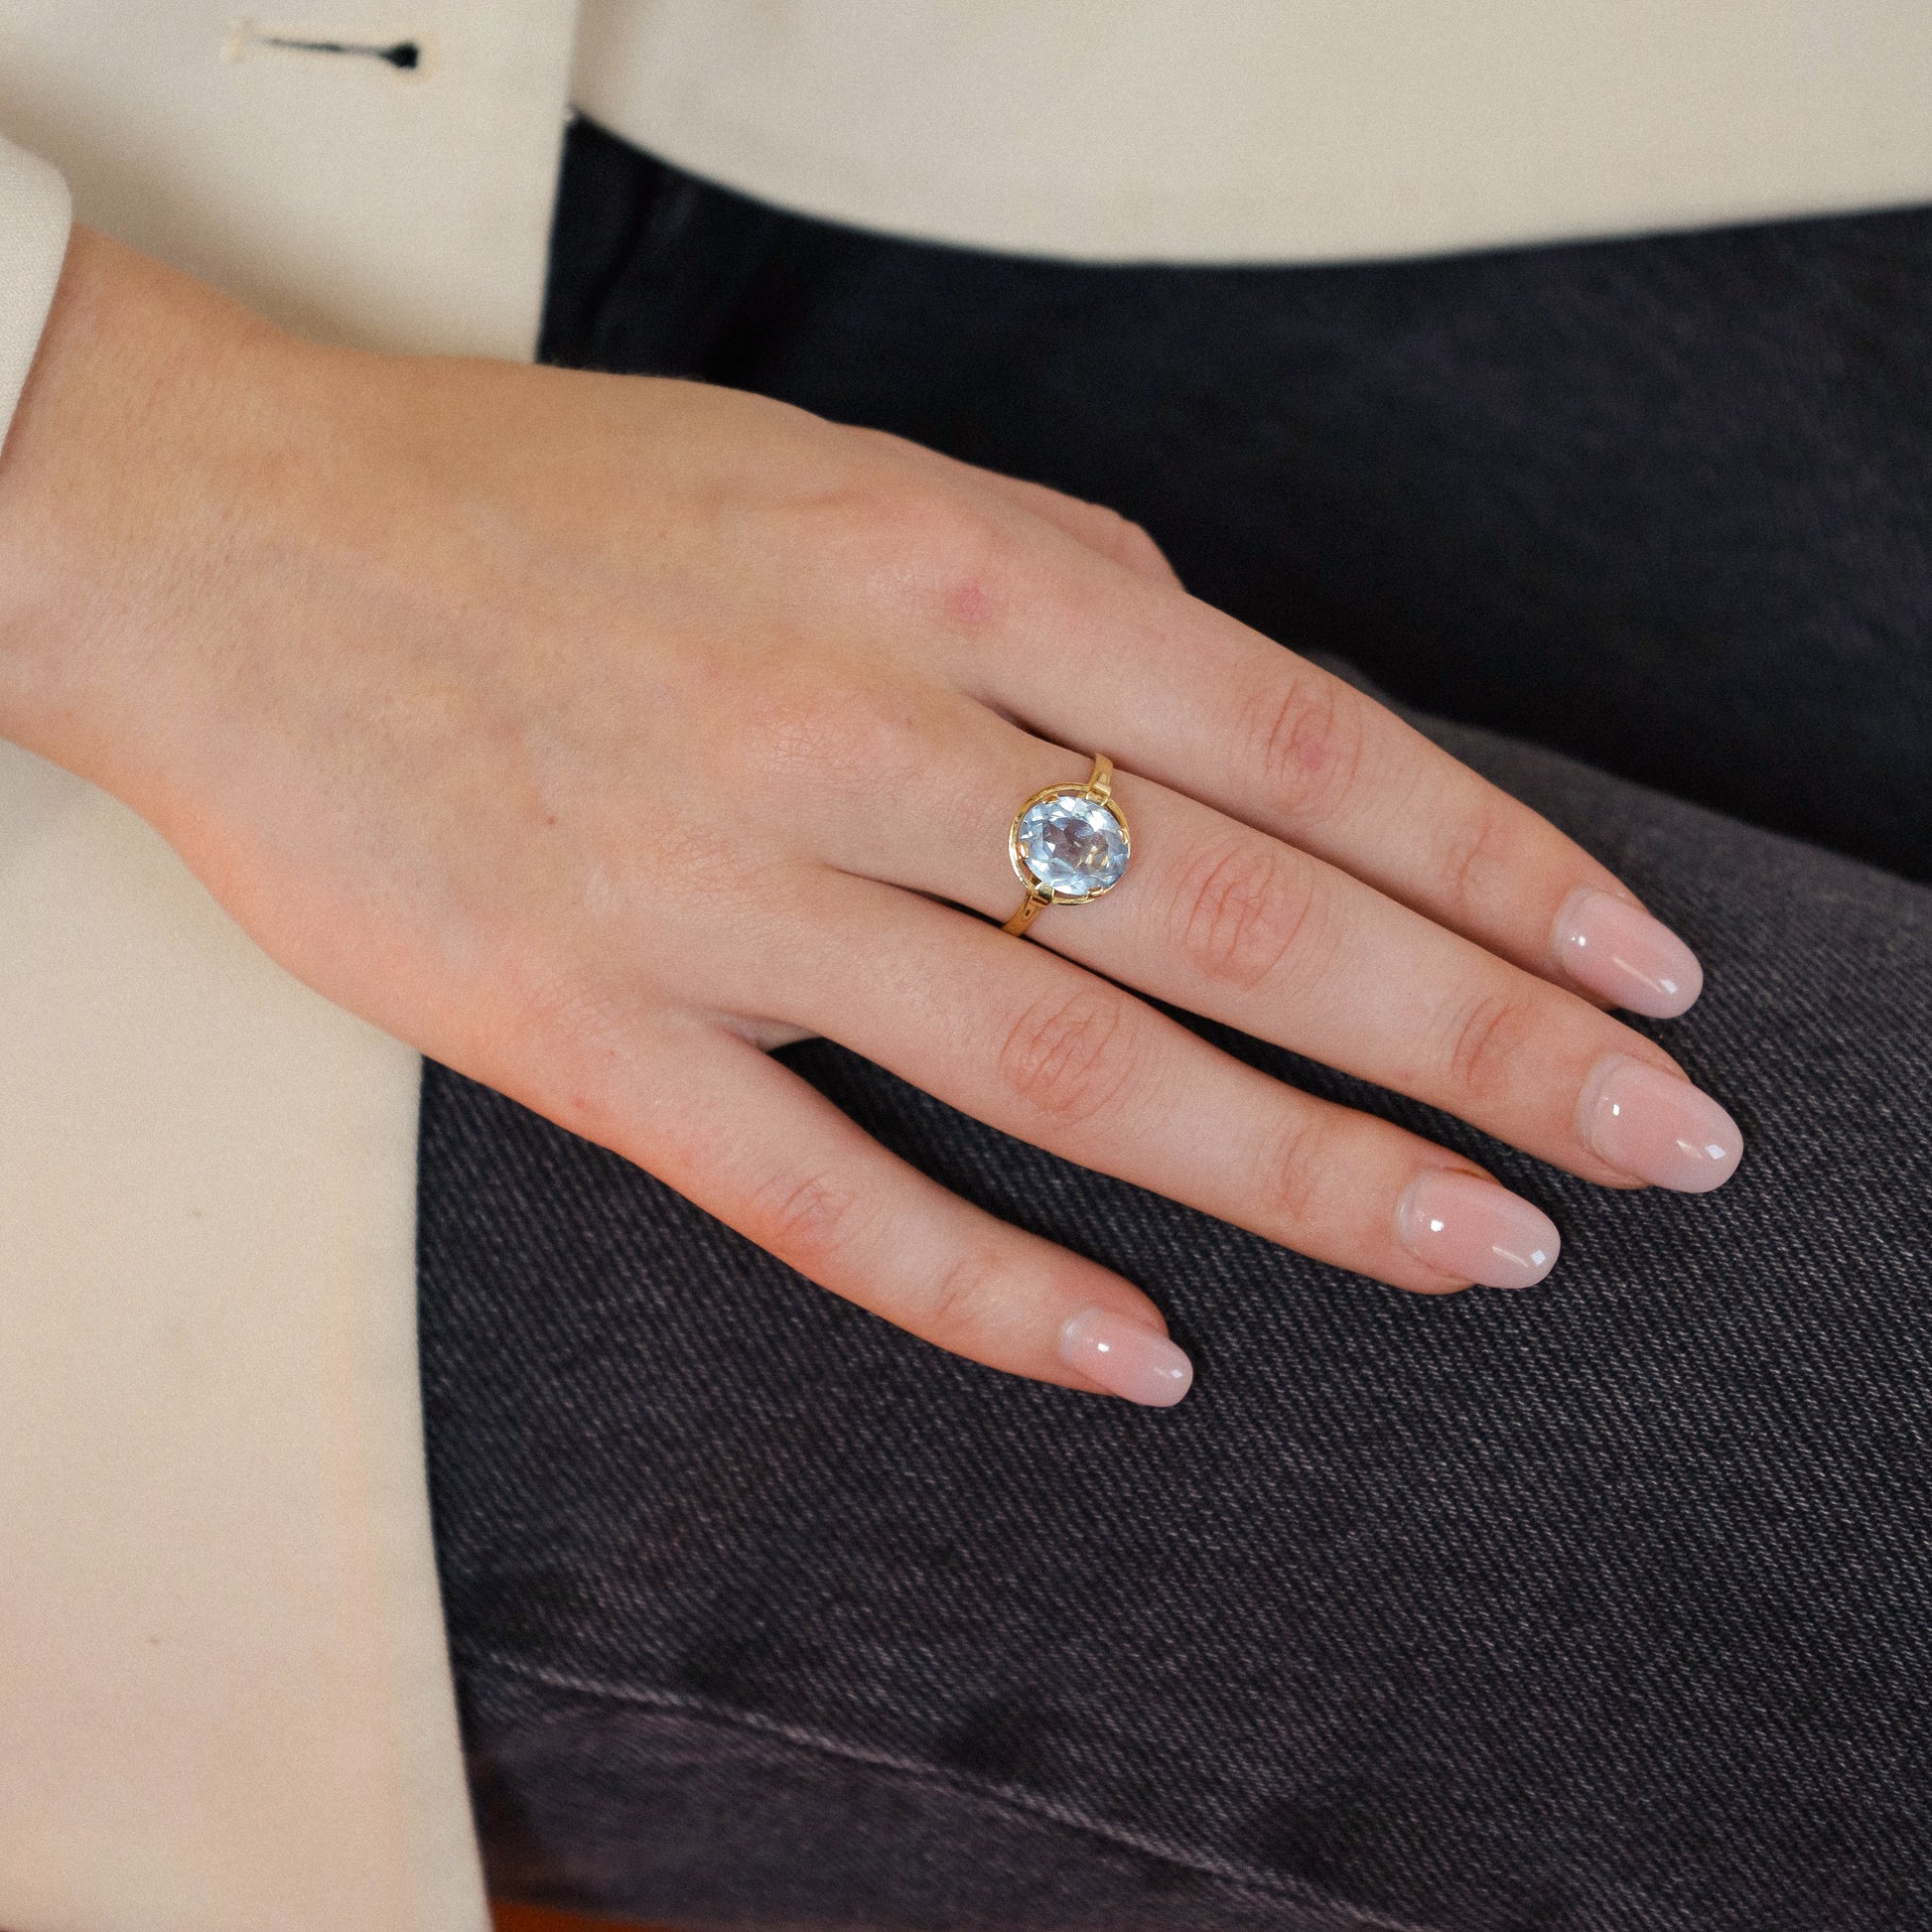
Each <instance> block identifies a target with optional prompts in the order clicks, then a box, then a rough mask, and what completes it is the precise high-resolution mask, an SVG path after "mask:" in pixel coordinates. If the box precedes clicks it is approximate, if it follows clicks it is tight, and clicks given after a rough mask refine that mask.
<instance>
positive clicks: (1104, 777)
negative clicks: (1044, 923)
mask: <svg viewBox="0 0 1932 1932" xmlns="http://www.w3.org/2000/svg"><path fill="white" fill-rule="evenodd" d="M1113 780H1114V766H1113V760H1112V759H1109V758H1108V757H1107V756H1106V755H1105V754H1104V753H1095V755H1094V760H1093V771H1092V774H1091V775H1090V776H1089V777H1088V779H1087V781H1086V783H1084V784H1065V783H1061V784H1054V785H1041V786H1040V788H1039V789H1038V790H1037V791H1035V792H1034V793H1033V794H1032V796H1031V797H1029V798H1027V799H1026V800H1024V801H1023V802H1022V804H1021V806H1020V809H1019V810H1018V811H1017V812H1015V813H1014V815H1013V823H1012V825H1010V826H1009V827H1008V828H1007V856H1008V857H1009V858H1010V859H1011V860H1012V861H1013V870H1014V872H1015V874H1016V875H1017V876H1018V877H1019V880H1020V883H1021V884H1022V885H1023V886H1024V887H1026V889H1027V898H1026V902H1025V903H1024V904H1023V905H1022V906H1021V908H1020V910H1019V911H1017V912H1016V913H1015V914H1014V915H1013V917H1012V918H1010V919H1009V920H1008V921H1007V922H1006V925H1005V926H1004V928H1003V930H1005V931H1007V932H1011V933H1014V934H1016V935H1017V934H1019V933H1023V932H1025V931H1026V929H1027V928H1028V926H1030V925H1031V924H1032V923H1033V922H1034V920H1035V918H1037V917H1038V916H1039V914H1040V913H1041V912H1043V911H1044V910H1045V909H1046V908H1047V906H1049V905H1085V904H1086V903H1087V902H1088V901H1089V900H1090V899H1096V898H1101V897H1105V896H1106V895H1107V894H1108V893H1111V892H1112V891H1113V890H1114V888H1115V887H1116V886H1118V885H1119V884H1120V882H1121V881H1122V880H1123V879H1125V878H1126V877H1127V866H1128V862H1129V861H1130V860H1131V859H1132V858H1133V856H1134V835H1133V833H1132V832H1131V831H1130V830H1129V829H1128V824H1127V814H1126V813H1125V812H1124V811H1122V810H1121V808H1120V801H1119V800H1118V799H1117V798H1115V796H1114V788H1113ZM1049 798H1084V799H1087V800H1088V801H1089V802H1091V803H1093V804H1096V805H1099V806H1101V807H1103V808H1104V809H1105V811H1106V813H1107V815H1108V816H1109V817H1110V818H1111V819H1112V820H1113V821H1114V823H1115V824H1116V825H1118V826H1119V827H1120V843H1121V860H1120V870H1119V872H1117V873H1116V874H1115V875H1114V877H1113V878H1112V879H1110V880H1109V881H1108V882H1107V883H1106V885H1104V886H1096V887H1095V888H1094V889H1093V891H1092V892H1090V893H1067V892H1060V891H1057V890H1056V889H1055V888H1053V887H1052V886H1049V885H1047V884H1046V882H1045V881H1044V880H1042V879H1040V878H1038V877H1037V876H1036V875H1035V872H1034V870H1033V868H1032V867H1031V866H1029V865H1028V864H1027V861H1026V858H1025V856H1024V855H1023V853H1022V851H1021V846H1020V828H1021V826H1022V824H1023V823H1024V822H1025V820H1026V817H1027V814H1028V813H1029V812H1030V811H1032V810H1033V809H1034V807H1035V805H1043V804H1045V803H1046V801H1047V800H1048V799H1049Z"/></svg>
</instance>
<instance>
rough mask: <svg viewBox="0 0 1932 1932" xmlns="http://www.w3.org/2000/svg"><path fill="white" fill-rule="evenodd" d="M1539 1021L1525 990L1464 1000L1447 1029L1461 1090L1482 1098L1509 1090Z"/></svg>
mask: <svg viewBox="0 0 1932 1932" xmlns="http://www.w3.org/2000/svg"><path fill="white" fill-rule="evenodd" d="M1536 1024H1537V1022H1536V1012H1535V1009H1534V1008H1533V1007H1532V1006H1531V1004H1530V1003H1529V1002H1528V1001H1527V1000H1525V999H1523V998H1522V996H1521V995H1520V994H1515V993H1480V994H1477V995H1476V996H1475V997H1474V998H1473V999H1471V1000H1469V1001H1468V1002H1467V1003H1466V1004H1464V1005H1463V1006H1462V1007H1461V1008H1460V1009H1459V1010H1458V1011H1457V1012H1456V1013H1455V1015H1454V1017H1453V1018H1452V1019H1451V1021H1450V1023H1449V1028H1448V1032H1447V1039H1448V1054H1447V1058H1448V1064H1449V1078H1450V1080H1451V1081H1452V1083H1453V1084H1454V1087H1455V1089H1456V1091H1457V1092H1458V1093H1461V1094H1464V1095H1467V1096H1469V1097H1471V1098H1474V1099H1477V1100H1489V1099H1493V1098H1495V1097H1497V1096H1499V1095H1501V1094H1503V1093H1505V1092H1507V1091H1508V1089H1509V1087H1510V1085H1511V1083H1512V1082H1513V1081H1514V1080H1515V1079H1516V1078H1517V1077H1518V1075H1519V1073H1520V1070H1521V1067H1522V1063H1523V1059H1524V1055H1525V1054H1526V1052H1528V1050H1529V1049H1530V1046H1531V1041H1532V1035H1533V1034H1534V1032H1535V1030H1536Z"/></svg>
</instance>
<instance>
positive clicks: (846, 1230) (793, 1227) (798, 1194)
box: [749, 1173, 862, 1275]
mask: <svg viewBox="0 0 1932 1932" xmlns="http://www.w3.org/2000/svg"><path fill="white" fill-rule="evenodd" d="M749 1208H750V1217H751V1220H752V1222H753V1225H754V1226H755V1227H756V1228H757V1230H758V1233H757V1239H758V1241H759V1245H760V1246H761V1247H766V1248H769V1249H770V1250H771V1251H772V1253H774V1254H776V1255H779V1256H781V1257H782V1258H783V1259H784V1260H786V1261H787V1262H789V1263H790V1264H791V1265H792V1266H793V1267H794V1268H797V1269H798V1270H799V1271H800V1272H801V1273H803V1274H807V1275H810V1274H814V1273H815V1272H816V1271H817V1270H818V1269H819V1268H822V1267H824V1266H825V1265H826V1264H827V1263H830V1262H832V1261H835V1260H836V1259H837V1258H838V1257H839V1256H841V1255H844V1254H847V1253H849V1252H850V1251H851V1249H852V1247H853V1246H854V1245H855V1242H856V1240H857V1238H858V1233H859V1226H860V1223H861V1220H862V1203H861V1201H860V1197H859V1195H858V1193H857V1192H856V1191H855V1190H854V1189H853V1188H852V1187H851V1186H850V1185H849V1184H848V1183H847V1182H845V1181H842V1180H840V1179H838V1178H837V1177H836V1176H835V1175H832V1174H829V1173H804V1174H798V1173H784V1174H780V1175H777V1176H775V1177H774V1178H772V1179H771V1180H768V1181H767V1182H765V1183H764V1185H763V1186H762V1187H760V1188H759V1190H758V1192H757V1193H756V1194H755V1195H754V1196H753V1198H752V1200H751V1202H750V1203H749Z"/></svg>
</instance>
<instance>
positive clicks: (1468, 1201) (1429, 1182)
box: [1396, 1172, 1562, 1288]
mask: <svg viewBox="0 0 1932 1932" xmlns="http://www.w3.org/2000/svg"><path fill="white" fill-rule="evenodd" d="M1396 1232H1397V1233H1398V1234H1399V1235H1400V1236H1401V1237H1402V1245H1403V1246H1404V1247H1405V1248H1407V1249H1408V1250H1409V1252H1410V1253H1411V1254H1412V1255H1414V1256H1415V1257H1416V1259H1417V1260H1418V1261H1426V1262H1427V1263H1428V1264H1429V1265H1430V1267H1432V1268H1440V1269H1441V1270H1442V1271H1443V1273H1444V1274H1446V1275H1454V1276H1457V1277H1459V1278H1460V1279H1461V1280H1463V1281H1469V1282H1479V1283H1481V1285H1482V1286H1483V1287H1484V1288H1529V1287H1532V1286H1533V1285H1534V1284H1536V1283H1537V1282H1540V1281H1541V1280H1542V1279H1543V1277H1544V1276H1545V1275H1547V1274H1548V1273H1549V1272H1550V1270H1551V1269H1552V1268H1554V1267H1555V1266H1556V1265H1557V1250H1558V1249H1559V1248H1560V1247H1561V1246H1562V1243H1561V1242H1560V1241H1559V1240H1558V1238H1557V1230H1556V1224H1555V1223H1554V1222H1553V1221H1552V1220H1551V1219H1550V1217H1549V1216H1548V1215H1547V1214H1545V1213H1543V1212H1541V1211H1540V1210H1539V1209H1537V1208H1534V1207H1532V1206H1531V1205H1530V1204H1529V1202H1528V1201H1526V1200H1523V1199H1521V1198H1519V1197H1518V1196H1517V1195H1515V1194H1512V1193H1511V1192H1510V1191H1509V1190H1508V1188H1506V1187H1498V1186H1497V1185H1496V1183H1495V1182H1494V1181H1493V1180H1484V1179H1483V1178H1482V1177H1481V1176H1480V1175H1479V1174H1472V1173H1442V1172H1438V1173H1426V1174H1423V1175H1422V1176H1421V1177H1420V1178H1419V1179H1417V1180H1416V1181H1415V1182H1414V1183H1413V1184H1412V1185H1411V1186H1410V1188H1409V1191H1408V1192H1407V1193H1406V1194H1404V1195H1403V1197H1402V1205H1401V1206H1400V1207H1399V1208H1397V1209H1396Z"/></svg>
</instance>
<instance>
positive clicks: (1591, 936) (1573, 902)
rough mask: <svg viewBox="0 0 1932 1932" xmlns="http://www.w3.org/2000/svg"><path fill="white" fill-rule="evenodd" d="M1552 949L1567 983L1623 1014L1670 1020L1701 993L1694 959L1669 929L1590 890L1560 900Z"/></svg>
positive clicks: (1622, 900) (1700, 977)
mask: <svg viewBox="0 0 1932 1932" xmlns="http://www.w3.org/2000/svg"><path fill="white" fill-rule="evenodd" d="M1553 943H1554V945H1555V947H1556V954H1557V957H1558V959H1560V960H1561V961H1562V962H1563V968H1564V971H1565V972H1567V973H1568V974H1569V975H1570V977H1571V978H1572V979H1574V980H1575V981H1576V982H1577V983H1578V984H1579V985H1580V986H1587V987H1588V988H1589V990H1590V991H1591V992H1592V993H1600V994H1601V995H1602V996H1603V998H1604V999H1606V1000H1614V1001H1615V1002H1616V1004H1617V1005H1618V1006H1620V1007H1622V1008H1623V1009H1624V1011H1625V1012H1627V1013H1641V1014H1643V1015H1644V1016H1645V1017H1646V1018H1648V1019H1651V1020H1674V1019H1676V1017H1677V1016H1678V1015H1679V1014H1680V1013H1682V1012H1683V1011H1684V1010H1685V1009H1686V1008H1687V1007H1688V1006H1690V1004H1691V1002H1692V1001H1693V1000H1695V999H1696V998H1697V996H1698V995H1699V994H1700V993H1702V992H1703V991H1704V968H1703V967H1702V966H1700V965H1699V964H1698V956H1697V954H1696V953H1694V952H1693V951H1692V950H1691V949H1690V947H1689V946H1687V945H1686V944H1685V943H1684V941H1683V940H1682V939H1680V938H1679V937H1678V936H1677V934H1676V933H1674V932H1673V931H1672V930H1671V929H1670V927H1669V926H1667V925H1664V924H1662V923H1661V922H1660V921H1659V920H1656V919H1653V918H1652V917H1651V916H1650V914H1649V913H1648V912H1646V911H1645V910H1644V909H1643V907H1642V906H1641V905H1632V904H1631V903H1630V901H1629V900H1628V899H1627V898H1618V897H1616V895H1615V894H1614V893H1600V892H1598V891H1597V890H1596V889H1595V888H1594V887H1592V886H1580V887H1579V888H1578V889H1577V890H1576V891H1575V892H1574V893H1572V894H1571V895H1570V897H1568V898H1567V899H1565V900H1564V902H1563V909H1562V911H1560V912H1559V913H1558V914H1557V923H1556V931H1555V934H1554V940H1553Z"/></svg>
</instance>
